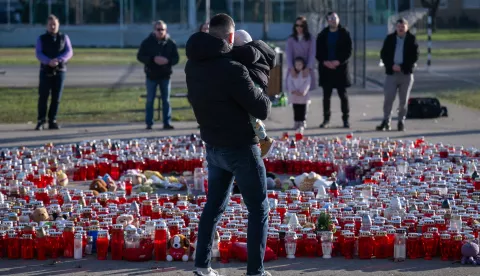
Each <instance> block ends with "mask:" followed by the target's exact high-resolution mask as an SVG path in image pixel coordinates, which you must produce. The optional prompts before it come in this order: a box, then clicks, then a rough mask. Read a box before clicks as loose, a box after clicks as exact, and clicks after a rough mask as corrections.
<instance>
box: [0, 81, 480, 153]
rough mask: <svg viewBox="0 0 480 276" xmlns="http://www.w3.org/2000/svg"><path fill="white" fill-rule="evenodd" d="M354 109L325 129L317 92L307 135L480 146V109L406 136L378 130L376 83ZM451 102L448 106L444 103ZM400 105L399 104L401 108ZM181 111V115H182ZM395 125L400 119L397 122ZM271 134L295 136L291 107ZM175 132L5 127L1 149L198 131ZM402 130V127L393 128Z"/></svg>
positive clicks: (281, 111) (276, 118) (122, 126)
mask: <svg viewBox="0 0 480 276" xmlns="http://www.w3.org/2000/svg"><path fill="white" fill-rule="evenodd" d="M349 94H350V105H351V114H350V116H351V125H352V128H351V129H343V128H341V127H340V126H341V113H340V100H339V98H338V97H337V96H336V93H334V95H333V97H332V125H333V126H332V128H329V129H320V128H318V125H319V124H320V123H321V121H322V119H323V118H322V99H321V90H320V89H317V90H315V91H312V104H311V106H310V108H309V113H308V120H307V124H308V128H307V129H306V131H305V134H306V135H327V136H344V135H346V134H348V133H350V132H353V133H354V135H357V136H361V137H366V138H379V137H391V138H398V139H415V138H417V137H419V136H425V137H426V138H427V139H428V140H430V141H433V142H443V143H451V144H462V145H464V146H474V147H479V148H480V140H479V139H478V134H480V111H478V110H474V109H468V108H464V107H459V106H456V105H453V104H446V106H447V107H448V109H449V117H448V118H438V119H424V120H409V121H407V131H406V132H397V131H390V132H377V131H375V130H374V129H375V126H376V125H377V124H379V123H380V121H381V119H382V105H383V92H382V91H381V89H380V87H376V86H374V85H373V84H372V85H370V86H369V87H368V89H367V90H364V89H361V88H357V87H353V88H351V89H349ZM444 104H445V103H444ZM395 106H396V104H395ZM178 112H181V111H178ZM393 122H395V121H393ZM265 123H266V125H267V131H268V133H269V135H270V136H280V135H282V133H283V132H285V131H290V133H293V130H292V126H293V111H292V109H291V107H289V106H288V107H278V108H273V109H272V113H271V115H270V117H269V118H268V119H267V120H266V121H265ZM173 124H174V126H175V127H176V129H175V130H171V131H170V130H169V131H164V130H162V129H161V125H155V126H154V130H153V131H146V130H145V129H144V128H145V126H144V124H143V123H109V124H102V123H99V124H65V125H63V128H62V129H60V130H58V131H49V130H45V131H41V132H39V131H34V130H33V128H34V127H35V126H34V125H33V124H32V123H30V124H0V147H11V146H19V145H24V146H36V145H43V144H45V143H47V142H54V143H73V142H77V141H82V140H90V139H96V140H99V139H104V138H110V139H132V138H139V137H158V136H175V135H188V134H191V133H198V129H197V124H196V122H174V123H173ZM393 126H394V127H396V125H393Z"/></svg>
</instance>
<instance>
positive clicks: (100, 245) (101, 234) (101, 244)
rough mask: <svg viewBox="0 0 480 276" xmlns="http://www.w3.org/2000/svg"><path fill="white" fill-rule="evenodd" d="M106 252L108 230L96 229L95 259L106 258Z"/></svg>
mask: <svg viewBox="0 0 480 276" xmlns="http://www.w3.org/2000/svg"><path fill="white" fill-rule="evenodd" d="M107 253H108V232H107V231H104V230H100V231H98V234H97V260H106V259H107Z"/></svg>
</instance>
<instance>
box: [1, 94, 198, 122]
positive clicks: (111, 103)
mask: <svg viewBox="0 0 480 276" xmlns="http://www.w3.org/2000/svg"><path fill="white" fill-rule="evenodd" d="M185 92H186V90H185V89H173V90H172V93H185ZM142 94H145V89H144V88H143V87H134V88H122V89H118V90H110V89H108V88H66V89H65V90H64V91H63V95H62V100H61V103H60V110H59V114H58V121H59V122H61V123H63V122H143V121H144V120H145V99H144V98H140V95H142ZM37 100H38V92H37V89H34V88H32V89H11V88H0V103H2V112H0V122H2V123H26V122H29V121H33V122H35V121H36V119H37V115H36V114H37ZM171 104H172V119H173V120H174V121H192V120H195V117H194V115H193V110H192V109H191V107H190V105H189V103H188V101H187V99H186V98H172V99H171ZM156 108H157V100H156V101H155V110H156ZM156 118H157V112H155V119H156Z"/></svg>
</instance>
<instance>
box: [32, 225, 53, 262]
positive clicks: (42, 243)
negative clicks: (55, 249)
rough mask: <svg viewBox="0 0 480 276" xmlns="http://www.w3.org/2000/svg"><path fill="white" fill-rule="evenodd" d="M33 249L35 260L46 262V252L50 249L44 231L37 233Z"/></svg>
mask: <svg viewBox="0 0 480 276" xmlns="http://www.w3.org/2000/svg"><path fill="white" fill-rule="evenodd" d="M35 248H36V249H37V260H46V259H47V252H48V249H49V248H50V243H49V238H48V236H46V234H45V231H41V232H39V233H38V236H37V238H36V239H35Z"/></svg>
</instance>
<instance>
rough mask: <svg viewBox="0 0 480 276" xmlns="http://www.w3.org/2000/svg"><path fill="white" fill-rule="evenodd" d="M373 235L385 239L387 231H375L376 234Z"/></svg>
mask: <svg viewBox="0 0 480 276" xmlns="http://www.w3.org/2000/svg"><path fill="white" fill-rule="evenodd" d="M375 235H376V236H379V237H386V236H387V231H384V230H380V231H377V233H376V234H375Z"/></svg>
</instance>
